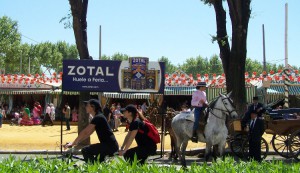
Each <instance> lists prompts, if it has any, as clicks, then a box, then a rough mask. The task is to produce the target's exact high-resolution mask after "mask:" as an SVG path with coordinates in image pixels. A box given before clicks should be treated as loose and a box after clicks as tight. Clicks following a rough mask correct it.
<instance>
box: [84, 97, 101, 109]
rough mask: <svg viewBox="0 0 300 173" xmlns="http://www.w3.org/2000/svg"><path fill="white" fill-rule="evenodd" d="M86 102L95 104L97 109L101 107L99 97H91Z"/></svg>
mask: <svg viewBox="0 0 300 173" xmlns="http://www.w3.org/2000/svg"><path fill="white" fill-rule="evenodd" d="M84 103H85V104H90V105H94V106H95V108H96V109H99V108H100V109H101V106H100V102H99V101H98V100H97V99H90V100H88V101H84Z"/></svg>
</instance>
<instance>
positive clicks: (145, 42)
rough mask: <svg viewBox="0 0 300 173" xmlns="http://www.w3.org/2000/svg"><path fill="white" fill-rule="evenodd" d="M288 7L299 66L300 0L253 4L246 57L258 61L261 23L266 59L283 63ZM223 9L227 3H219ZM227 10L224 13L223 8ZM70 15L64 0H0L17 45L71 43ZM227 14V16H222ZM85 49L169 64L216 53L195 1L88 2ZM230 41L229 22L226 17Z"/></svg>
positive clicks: (211, 29) (208, 19)
mask: <svg viewBox="0 0 300 173" xmlns="http://www.w3.org/2000/svg"><path fill="white" fill-rule="evenodd" d="M286 3H288V37H287V38H288V63H289V64H290V65H295V66H298V67H299V66H300V63H299V53H298V51H299V50H300V44H299V40H300V32H299V27H300V20H299V13H298V12H299V7H300V1H299V0H289V1H288V0H252V3H251V9H252V14H251V18H250V21H249V28H248V40H247V57H249V58H251V59H253V60H257V61H259V62H262V61H263V39H262V25H264V28H265V48H266V61H267V62H268V63H272V64H277V65H279V64H284V63H285V61H284V59H285V4H286ZM224 6H225V7H226V9H228V8H227V4H224ZM227 12H228V10H227ZM68 13H70V5H69V1H68V0H26V1H24V0H0V17H2V16H4V15H6V16H8V17H10V18H11V19H12V20H14V21H17V22H18V24H19V31H20V32H21V33H22V35H23V36H22V43H29V44H36V43H42V42H46V41H50V42H53V43H56V42H57V41H66V42H67V43H69V44H75V38H74V33H73V30H72V29H64V26H63V24H62V23H59V21H60V19H61V18H63V17H65V16H66V15H67V14H68ZM227 15H228V14H227ZM87 22H88V28H87V32H88V47H89V52H90V55H91V56H92V57H93V58H94V59H98V57H99V28H100V25H101V28H102V29H101V31H102V32H101V36H102V37H101V43H102V46H101V52H102V55H108V56H111V55H113V54H115V53H118V52H119V53H122V54H127V55H129V56H130V57H136V56H140V57H148V58H149V59H150V61H157V60H158V59H159V58H161V57H162V56H165V57H167V58H168V59H169V60H170V61H171V62H172V63H173V64H174V65H177V64H183V63H184V62H185V61H186V59H187V58H191V57H194V58H195V57H197V56H199V55H200V56H201V57H204V58H210V57H211V56H213V55H215V54H216V55H219V47H218V44H217V43H216V42H214V43H213V42H212V41H211V36H213V35H216V21H215V12H214V8H213V7H212V6H208V5H204V3H203V2H201V1H200V0H90V1H89V6H88V14H87ZM227 31H228V34H229V36H230V37H231V22H230V18H229V16H228V17H227Z"/></svg>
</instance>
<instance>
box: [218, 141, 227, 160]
mask: <svg viewBox="0 0 300 173" xmlns="http://www.w3.org/2000/svg"><path fill="white" fill-rule="evenodd" d="M225 145H226V140H225V142H221V143H220V144H219V145H218V151H219V156H220V157H222V159H223V160H224V158H225V157H224V151H225Z"/></svg>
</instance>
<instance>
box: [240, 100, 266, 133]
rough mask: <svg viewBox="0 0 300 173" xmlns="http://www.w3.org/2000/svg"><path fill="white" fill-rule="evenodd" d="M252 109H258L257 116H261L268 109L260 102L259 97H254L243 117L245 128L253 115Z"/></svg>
mask: <svg viewBox="0 0 300 173" xmlns="http://www.w3.org/2000/svg"><path fill="white" fill-rule="evenodd" d="M252 111H256V113H257V117H259V118H261V117H262V114H263V113H264V112H265V111H266V110H265V109H264V106H263V104H262V103H259V102H258V97H257V96H255V97H253V103H252V104H251V105H250V106H249V107H248V109H247V112H246V113H245V116H244V117H243V119H242V127H243V129H244V128H245V127H246V124H247V122H248V121H250V119H251V117H250V114H251V112H252Z"/></svg>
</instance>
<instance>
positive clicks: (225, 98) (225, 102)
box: [216, 92, 238, 118]
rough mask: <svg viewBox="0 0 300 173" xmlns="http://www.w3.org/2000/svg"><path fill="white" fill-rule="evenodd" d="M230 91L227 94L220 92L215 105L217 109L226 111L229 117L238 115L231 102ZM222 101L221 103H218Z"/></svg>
mask: <svg viewBox="0 0 300 173" xmlns="http://www.w3.org/2000/svg"><path fill="white" fill-rule="evenodd" d="M230 95H231V92H230V93H228V94H227V95H223V94H221V93H220V96H219V98H218V100H217V103H216V106H218V109H219V110H222V111H223V112H226V114H228V115H229V116H231V118H236V117H238V114H237V112H236V110H235V105H234V104H233V101H232V99H231V98H230ZM220 103H222V104H220Z"/></svg>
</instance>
